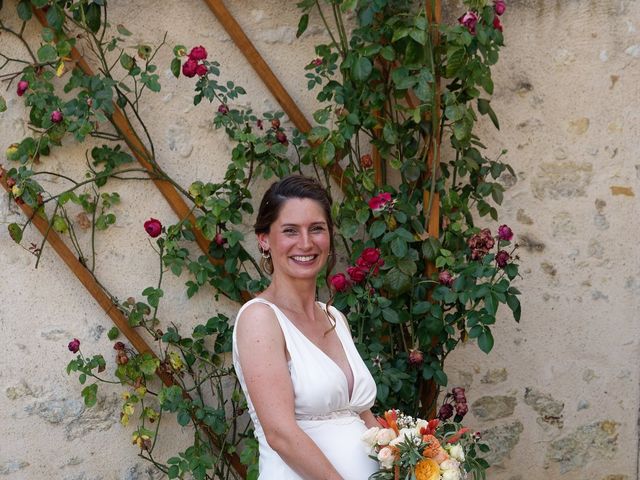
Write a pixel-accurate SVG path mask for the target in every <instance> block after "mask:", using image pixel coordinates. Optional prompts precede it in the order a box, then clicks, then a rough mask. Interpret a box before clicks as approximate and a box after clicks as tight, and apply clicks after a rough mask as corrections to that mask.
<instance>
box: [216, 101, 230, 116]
mask: <svg viewBox="0 0 640 480" xmlns="http://www.w3.org/2000/svg"><path fill="white" fill-rule="evenodd" d="M218 113H221V114H222V115H226V114H227V113H229V107H227V106H226V105H225V104H224V103H222V104H220V105H219V106H218Z"/></svg>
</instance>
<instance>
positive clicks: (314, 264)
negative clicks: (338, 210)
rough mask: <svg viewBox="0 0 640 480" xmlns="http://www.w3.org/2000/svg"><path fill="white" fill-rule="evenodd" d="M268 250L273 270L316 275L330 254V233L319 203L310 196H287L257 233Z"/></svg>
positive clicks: (302, 276)
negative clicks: (267, 226)
mask: <svg viewBox="0 0 640 480" xmlns="http://www.w3.org/2000/svg"><path fill="white" fill-rule="evenodd" d="M258 241H259V242H260V245H261V246H262V249H263V250H269V251H270V253H271V260H272V261H273V274H274V275H285V276H289V277H292V278H298V279H315V278H316V276H317V275H318V273H319V272H320V270H322V267H324V265H325V263H326V262H327V259H328V257H329V252H330V249H331V237H330V234H329V226H328V224H327V218H326V217H325V214H324V210H323V209H322V206H321V205H320V204H319V203H318V202H316V201H315V200H311V199H309V198H290V199H288V200H286V201H285V203H284V204H283V205H282V208H281V209H280V214H279V215H278V218H277V219H276V221H275V222H273V223H272V224H271V226H270V229H269V233H261V234H259V235H258Z"/></svg>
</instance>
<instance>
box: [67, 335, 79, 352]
mask: <svg viewBox="0 0 640 480" xmlns="http://www.w3.org/2000/svg"><path fill="white" fill-rule="evenodd" d="M68 347H69V351H70V352H71V353H78V350H80V340H78V339H77V338H74V339H73V340H71V341H70V342H69V345H68Z"/></svg>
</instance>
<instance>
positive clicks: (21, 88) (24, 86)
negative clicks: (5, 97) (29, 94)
mask: <svg viewBox="0 0 640 480" xmlns="http://www.w3.org/2000/svg"><path fill="white" fill-rule="evenodd" d="M28 89H29V82H27V81H26V80H20V81H19V82H18V91H17V92H16V93H17V94H18V96H19V97H21V96H22V95H24V92H26V91H27V90H28Z"/></svg>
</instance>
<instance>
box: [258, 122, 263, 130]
mask: <svg viewBox="0 0 640 480" xmlns="http://www.w3.org/2000/svg"><path fill="white" fill-rule="evenodd" d="M256 126H257V127H258V128H259V129H260V130H264V124H263V123H262V120H258V121H257V122H256Z"/></svg>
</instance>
